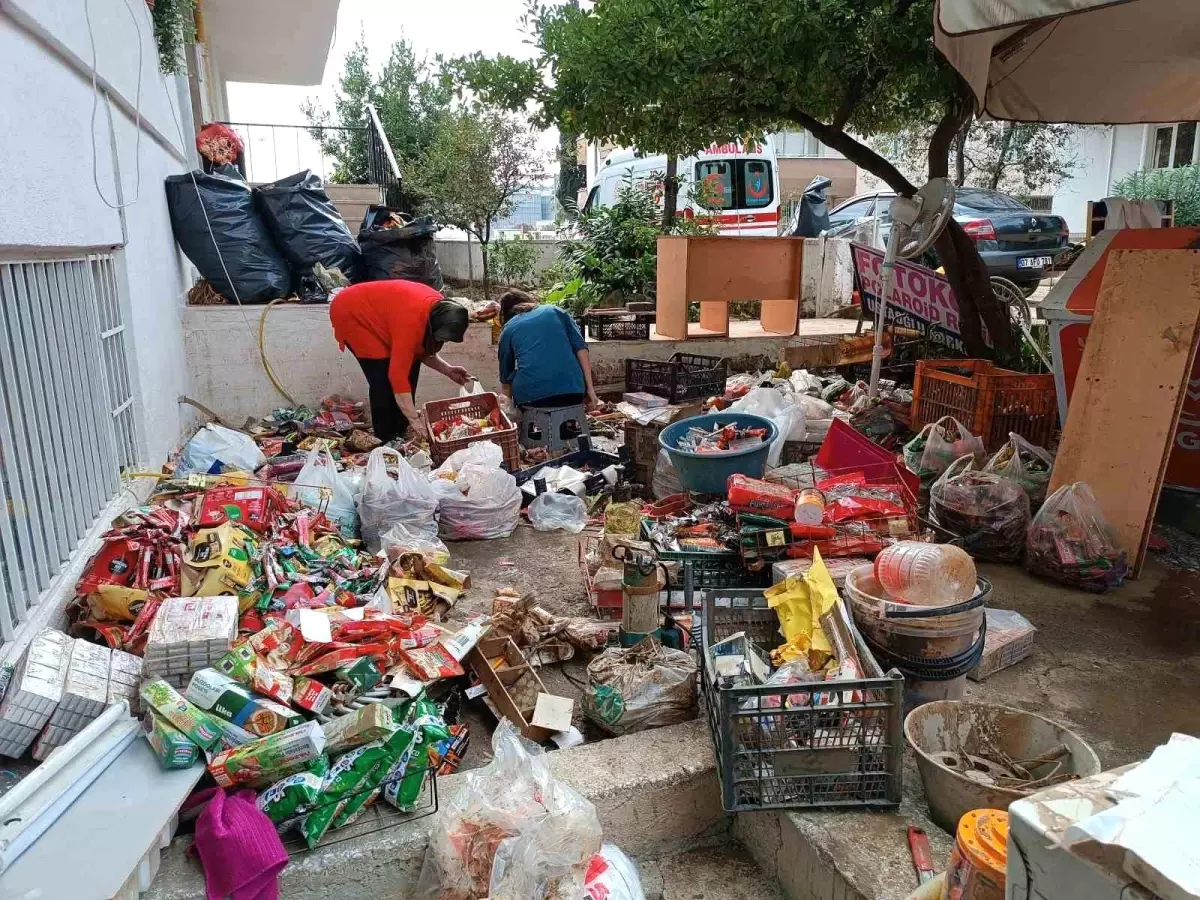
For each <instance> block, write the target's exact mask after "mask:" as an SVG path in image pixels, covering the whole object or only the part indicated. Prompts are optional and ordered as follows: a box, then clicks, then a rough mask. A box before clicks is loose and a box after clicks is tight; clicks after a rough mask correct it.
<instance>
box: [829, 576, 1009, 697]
mask: <svg viewBox="0 0 1200 900" xmlns="http://www.w3.org/2000/svg"><path fill="white" fill-rule="evenodd" d="M978 588H979V589H978V590H977V592H976V595H975V597H973V598H972V599H971V600H969V601H967V602H966V603H960V604H957V605H955V606H949V607H946V606H942V607H921V606H914V607H910V608H908V609H905V610H903V611H902V612H895V611H892V610H893V607H895V606H896V605H897V604H895V603H893V602H889V601H888V600H887V599H886V598H887V593H886V592H885V591H884V590H883V588H882V587H881V586H880V584H879V582H878V581H877V580H876V579H875V570H874V567H873V566H871V565H865V566H859V567H858V568H857V569H852V570H851V571H850V572H849V573H847V575H846V596H847V598H848V599H849V601H850V609H851V612H852V613H853V615H854V622H855V624H856V625H857V626H858V627H859V629H860V630H861V631H862V632H863V636H864V637H865V638H866V639H867V640H868V641H869V642H871V643H872V644H875V645H877V646H879V647H881V648H883V649H885V650H886V651H888V654H889V655H890V656H894V657H898V658H899V660H898V665H897V667H898V668H900V670H901V671H902V672H903V671H905V668H906V667H905V666H903V664H902V662H903V661H904V660H912V661H914V663H916V664H922V663H923V664H928V665H931V666H933V667H938V665H939V663H942V662H943V661H944V662H945V665H946V667H947V669H948V671H947V672H946V676H947V677H948V678H952V677H957V675H958V674H959V673H955V674H953V675H951V674H950V672H951V671H953V669H956V668H957V667H958V666H957V665H956V664H954V663H955V662H956V661H959V660H961V661H962V662H964V663H965V662H966V661H967V660H966V658H965V657H966V655H968V654H970V653H971V652H972V651H973V650H975V649H976V643H977V642H978V641H979V637H980V633H981V631H982V629H983V623H984V613H983V602H984V600H985V599H986V597H987V595H988V594H989V593H991V585H990V584H989V583H988V582H987V581H986V580H984V579H979V581H978ZM959 610H961V611H959ZM910 668H914V669H915V668H917V666H916V665H914V666H911V667H910ZM922 668H923V666H922ZM965 672H966V669H964V670H963V673H962V674H965ZM912 674H921V675H925V674H928V673H926V672H916V671H914V672H913V673H912Z"/></svg>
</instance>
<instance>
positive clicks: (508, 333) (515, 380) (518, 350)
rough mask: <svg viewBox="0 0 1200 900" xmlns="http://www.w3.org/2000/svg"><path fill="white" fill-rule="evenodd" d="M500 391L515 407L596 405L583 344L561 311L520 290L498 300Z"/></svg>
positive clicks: (588, 360)
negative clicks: (501, 328)
mask: <svg viewBox="0 0 1200 900" xmlns="http://www.w3.org/2000/svg"><path fill="white" fill-rule="evenodd" d="M500 321H501V322H502V323H504V330H503V331H501V332H500V348H499V357H500V387H501V389H502V390H503V392H504V394H505V396H507V397H508V398H509V399H510V400H512V401H513V403H514V404H516V405H517V406H518V407H521V408H524V407H530V406H532V407H540V408H543V409H548V408H552V407H557V406H574V405H576V404H578V403H583V402H584V401H585V400H586V401H587V405H588V407H589V408H590V409H594V408H596V407H597V406H599V405H600V398H599V397H597V396H596V388H595V386H594V385H593V384H592V363H591V359H590V357H589V356H588V349H587V343H586V342H585V341H584V339H583V335H582V334H580V332H579V326H577V325H576V324H575V320H574V319H572V318H571V317H570V316H569V315H568V314H567V313H566V312H564V311H563V310H561V309H559V308H558V307H557V306H542V305H539V304H538V302H537V300H536V299H535V298H534V297H532V296H531V295H529V294H527V293H525V292H524V291H517V290H511V291H507V292H505V294H504V296H502V297H501V298H500Z"/></svg>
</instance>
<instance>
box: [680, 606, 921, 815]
mask: <svg viewBox="0 0 1200 900" xmlns="http://www.w3.org/2000/svg"><path fill="white" fill-rule="evenodd" d="M687 593H688V592H687V589H686V586H685V603H687V602H688V598H687ZM703 608H704V613H703V616H702V618H701V628H700V660H701V685H702V686H701V690H702V692H703V694H704V701H705V703H704V705H705V710H706V714H707V717H708V725H709V730H710V731H711V733H712V739H713V747H714V749H715V751H716V757H717V775H718V777H719V779H720V781H721V801H722V805H723V806H724V808H725V810H726V811H727V812H741V811H744V810H755V809H803V808H810V807H843V808H844V807H868V808H884V807H896V806H898V805H899V804H900V799H901V793H902V781H903V768H904V735H903V726H904V718H903V703H904V678H903V676H902V675H901V674H900V673H899V672H896V671H892V672H890V673H888V674H886V675H885V674H883V673H882V672H881V671H880V669H879V665H878V663H876V662H875V659H874V657H873V656H872V655H871V652H870V650H869V649H868V648H867V646H866V644H865V643H864V642H863V640H862V637H861V636H860V635H859V633H858V631H857V629H855V628H854V624H853V621H852V620H851V619H850V616H849V614H848V613H846V612H845V609H844V608H843V609H842V610H841V615H840V617H839V618H840V619H841V620H842V621H843V626H844V633H846V634H849V635H850V636H851V638H852V640H853V642H854V646H855V648H856V650H857V652H858V656H859V659H860V661H861V662H862V664H863V667H864V668H865V669H866V670H867V672H868V675H867V677H865V678H859V679H854V680H848V681H837V682H828V683H822V684H820V685H817V684H798V685H789V686H787V687H763V686H758V687H727V688H720V687H718V686H717V684H716V683H715V681H714V680H713V679H712V678H711V673H709V672H708V671H707V658H708V648H709V647H710V646H711V645H712V644H713V643H715V642H717V641H720V640H723V639H725V638H727V637H730V636H732V635H734V634H736V633H737V632H740V631H741V632H745V633H746V635H747V636H748V637H749V638H751V639H752V640H753V641H754V642H755V643H756V644H758V646H759V647H761V648H763V649H764V650H770V649H773V648H774V647H776V646H778V645H779V643H780V642H781V640H782V638H781V636H780V634H779V618H778V616H777V615H776V613H775V611H774V610H773V609H770V608H769V607H768V606H767V601H766V598H764V597H763V596H762V593H761V592H759V591H756V590H732V589H731V590H710V591H707V592H705V597H704V606H703ZM822 693H823V694H824V695H825V699H826V702H822V701H821V700H820V699H818V698H819V697H820V696H821V694H822ZM830 693H832V694H833V696H832V698H830V696H829V695H830Z"/></svg>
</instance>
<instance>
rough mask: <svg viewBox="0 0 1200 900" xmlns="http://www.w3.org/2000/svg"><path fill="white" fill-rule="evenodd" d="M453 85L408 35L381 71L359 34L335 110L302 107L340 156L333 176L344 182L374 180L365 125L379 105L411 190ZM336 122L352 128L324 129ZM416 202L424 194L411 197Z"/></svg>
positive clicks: (325, 146) (328, 148) (329, 150)
mask: <svg viewBox="0 0 1200 900" xmlns="http://www.w3.org/2000/svg"><path fill="white" fill-rule="evenodd" d="M452 99H453V90H452V88H451V86H450V85H448V84H447V83H446V82H445V81H444V80H443V79H441V78H440V77H437V76H436V75H435V74H434V73H433V71H432V69H431V68H430V67H429V66H428V65H427V63H426V62H425V61H424V60H421V59H418V58H417V56H416V53H415V52H414V51H413V47H412V45H411V44H410V43H408V42H407V41H404V40H399V41H396V42H395V43H394V44H392V50H391V53H390V55H389V56H388V60H387V62H386V63H385V64H384V66H383V69H382V71H380V72H379V73H378V74H375V73H373V72H372V70H371V60H370V56H369V54H368V52H367V45H366V41H365V39H364V38H362V37H359V39H358V42H357V43H356V44H355V45H354V49H352V50H351V51H350V52H349V53H348V54H346V60H345V63H344V65H343V67H342V74H341V75H340V76H339V77H338V85H337V90H336V93H335V95H334V103H333V111H332V112H330V111H329V110H326V109H325V108H324V107H323V106H322V105H321V104H320V103H319V102H317V101H314V100H309V101H307V102H306V103H304V104H303V105H302V107H301V110H302V111H303V113H304V115H305V117H306V118H307V119H308V122H309V125H311V126H313V130H312V134H313V136H314V137H315V138H316V139H317V141H318V142H319V143H320V145H321V150H322V152H323V153H326V154H328V155H330V156H332V157H333V158H334V160H335V166H334V170H333V175H332V180H333V181H335V182H339V183H341V184H367V183H369V182H370V180H371V171H370V164H369V155H368V142H367V131H366V129H367V128H368V127H369V126H370V121H369V117H368V114H367V104H374V105H375V109H376V111H377V112H378V113H379V120H380V124H382V125H383V131H384V133H385V134H386V135H387V138H388V143H390V144H391V145H392V151H393V152H394V153H395V154H396V160H397V163H398V164H399V166H400V172H401V175H403V176H404V177H405V180H406V184H405V188H406V193H407V189H408V184H407V176H408V169H409V167H410V166H411V165H412V164H413V163H414V162H415V161H416V160H417V159H419V158H420V156H421V154H422V153H423V152H424V151H425V149H426V148H427V147H428V146H429V145H430V143H431V142H432V141H433V138H434V135H435V134H436V132H437V128H438V125H439V123H440V122H441V120H442V119H443V118H444V117H445V116H446V115H447V113H448V112H449V109H450V102H451V100H452ZM330 126H337V127H341V128H346V129H349V130H347V131H336V130H335V131H324V130H321V128H322V127H325V128H328V127H330ZM407 199H409V200H410V201H412V202H419V200H420V199H421V198H420V197H413V196H409V197H408V198H407Z"/></svg>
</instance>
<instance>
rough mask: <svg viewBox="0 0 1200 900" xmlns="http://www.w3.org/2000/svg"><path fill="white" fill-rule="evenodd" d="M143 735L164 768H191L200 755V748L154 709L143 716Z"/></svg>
mask: <svg viewBox="0 0 1200 900" xmlns="http://www.w3.org/2000/svg"><path fill="white" fill-rule="evenodd" d="M142 736H143V737H144V738H145V739H146V741H147V743H149V744H150V746H151V747H153V748H154V754H155V755H156V756H157V757H158V761H159V763H161V764H162V767H163V768H164V769H190V768H191V767H192V766H193V765H195V763H196V760H197V759H198V758H199V757H200V748H199V747H197V746H196V745H195V744H193V743H192V742H191V741H190V740H188V738H187V735H185V734H184V733H183V732H181V731H180V730H179V729H177V728H176V727H175V726H173V725H172V724H171V723H170V722H168V721H167V720H166V719H164V718H163V717H162V716H160V715H159V714H158V713H156V712H155V711H154V710H152V709H149V710H146V715H145V716H143V717H142Z"/></svg>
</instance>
